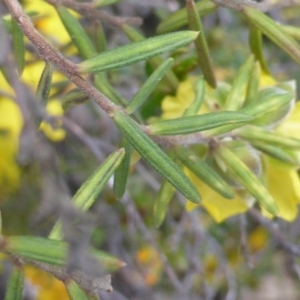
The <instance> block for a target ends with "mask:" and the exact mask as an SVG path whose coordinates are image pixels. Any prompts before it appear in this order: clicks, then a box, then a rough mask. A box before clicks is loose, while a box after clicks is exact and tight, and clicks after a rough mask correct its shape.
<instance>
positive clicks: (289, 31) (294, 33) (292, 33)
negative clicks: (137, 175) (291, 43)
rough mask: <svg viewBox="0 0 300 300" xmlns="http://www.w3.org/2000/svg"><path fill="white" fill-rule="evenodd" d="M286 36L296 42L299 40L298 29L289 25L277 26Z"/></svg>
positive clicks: (299, 33) (299, 32)
mask: <svg viewBox="0 0 300 300" xmlns="http://www.w3.org/2000/svg"><path fill="white" fill-rule="evenodd" d="M279 26H280V27H281V28H282V29H283V30H284V31H285V32H286V33H287V34H288V35H290V36H291V37H293V38H294V39H296V40H300V27H299V26H298V27H297V26H290V25H283V24H280V25H279Z"/></svg>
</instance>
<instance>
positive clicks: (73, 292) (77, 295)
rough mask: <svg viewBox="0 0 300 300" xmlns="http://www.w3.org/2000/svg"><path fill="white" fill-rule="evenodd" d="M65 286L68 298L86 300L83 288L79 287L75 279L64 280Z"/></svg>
mask: <svg viewBox="0 0 300 300" xmlns="http://www.w3.org/2000/svg"><path fill="white" fill-rule="evenodd" d="M66 288H67V291H68V294H69V297H70V300H88V298H87V296H86V294H85V293H84V292H83V290H82V289H81V288H80V287H79V285H78V284H77V283H76V282H75V281H73V280H70V281H68V282H66Z"/></svg>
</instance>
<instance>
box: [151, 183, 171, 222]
mask: <svg viewBox="0 0 300 300" xmlns="http://www.w3.org/2000/svg"><path fill="white" fill-rule="evenodd" d="M175 190H176V189H175V188H174V186H173V185H172V184H171V183H170V182H169V181H167V180H164V181H163V183H162V185H161V187H160V189H159V191H158V194H157V196H156V197H155V199H154V206H153V217H154V224H155V226H156V227H159V226H160V225H161V224H162V222H163V221H164V219H165V216H166V212H167V207H168V204H169V202H170V201H171V199H172V197H173V195H174V193H175Z"/></svg>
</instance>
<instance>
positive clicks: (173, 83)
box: [121, 23, 179, 93]
mask: <svg viewBox="0 0 300 300" xmlns="http://www.w3.org/2000/svg"><path fill="white" fill-rule="evenodd" d="M121 28H122V30H123V31H124V33H125V34H126V35H127V37H128V38H129V39H130V40H131V41H132V42H140V41H143V40H145V37H144V36H143V35H141V34H140V33H139V32H138V31H137V30H135V29H134V28H133V27H131V26H129V25H127V24H125V23H124V24H122V26H121ZM163 62H164V61H163V59H162V58H161V57H159V56H156V57H152V58H150V59H149V60H148V63H149V65H150V66H151V67H152V68H153V70H155V69H157V68H158V67H159V66H160V65H161V64H162V63H163ZM162 81H163V82H166V85H167V86H170V91H169V92H170V93H171V92H172V91H176V90H177V87H178V84H179V81H178V78H177V77H176V75H175V74H174V72H173V71H172V70H168V71H167V73H166V74H165V77H164V78H163V80H162Z"/></svg>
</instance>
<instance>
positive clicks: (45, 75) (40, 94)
mask: <svg viewBox="0 0 300 300" xmlns="http://www.w3.org/2000/svg"><path fill="white" fill-rule="evenodd" d="M52 75H53V70H52V66H51V65H50V64H49V63H46V64H45V67H44V69H43V72H42V75H41V77H40V80H39V83H38V87H37V90H36V97H37V98H38V100H40V101H41V102H42V103H44V104H45V105H46V104H47V102H48V98H49V94H50V89H51V83H52Z"/></svg>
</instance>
